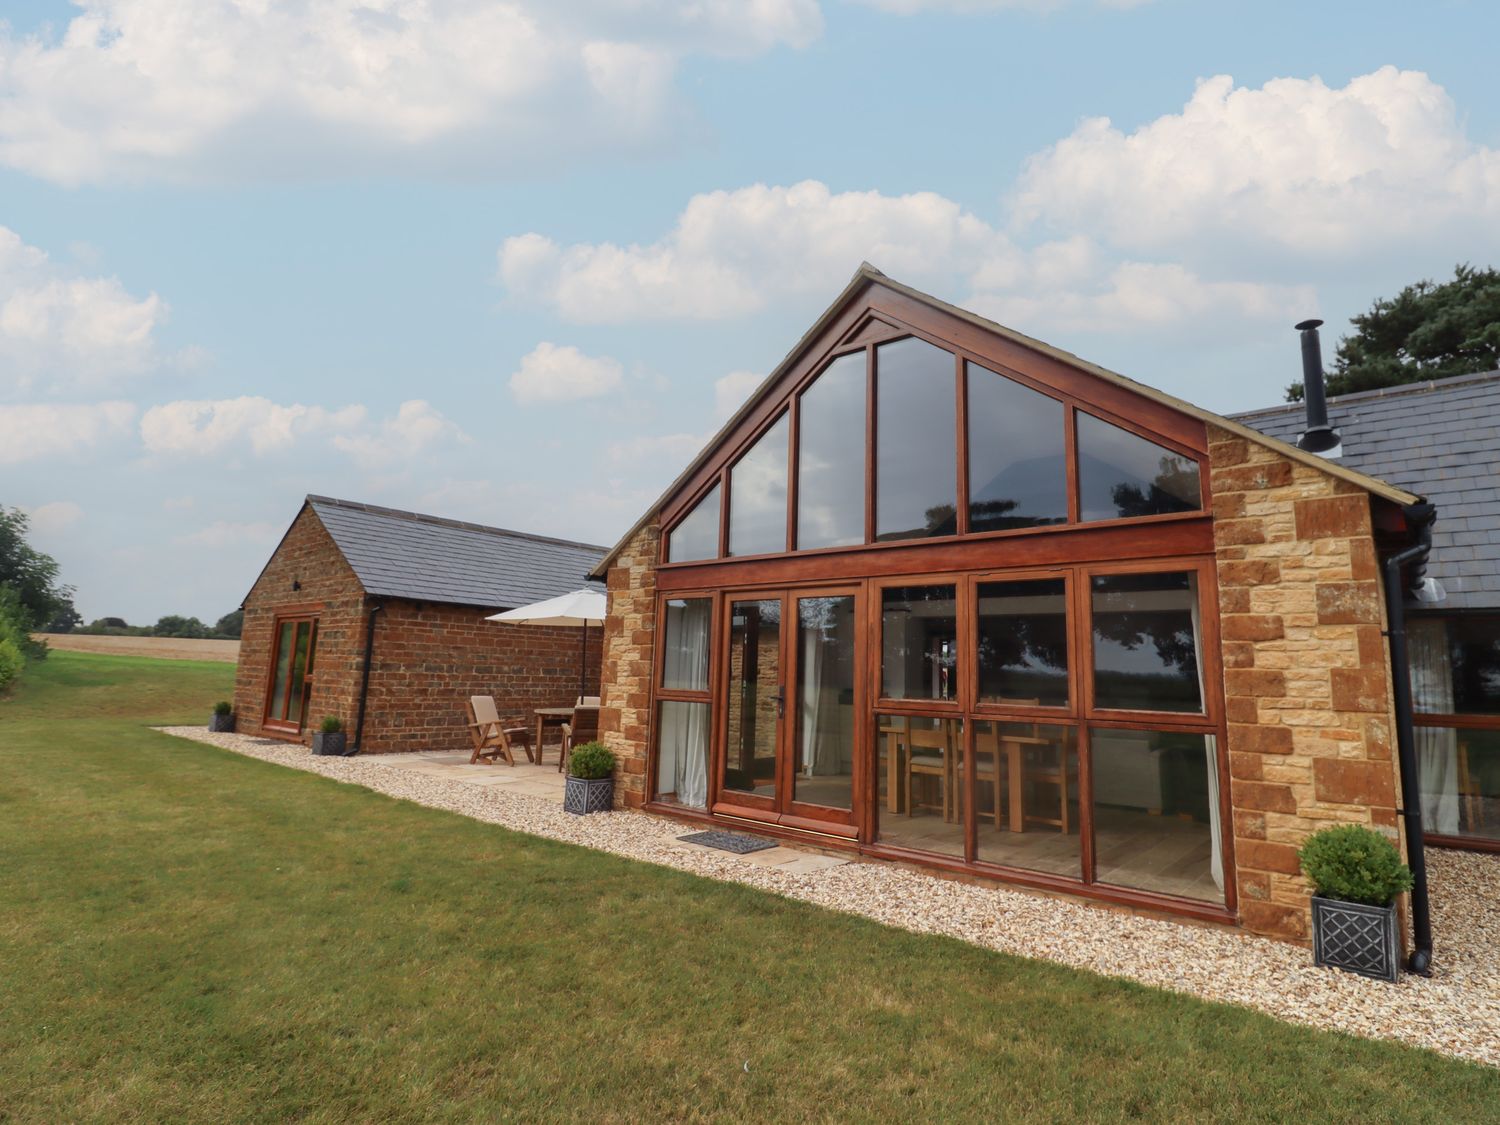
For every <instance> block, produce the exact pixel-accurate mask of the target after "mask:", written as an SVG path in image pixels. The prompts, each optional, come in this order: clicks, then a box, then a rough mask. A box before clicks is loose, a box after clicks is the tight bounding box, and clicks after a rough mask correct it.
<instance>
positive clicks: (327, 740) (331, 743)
mask: <svg viewBox="0 0 1500 1125" xmlns="http://www.w3.org/2000/svg"><path fill="white" fill-rule="evenodd" d="M348 744H349V735H348V732H347V731H341V730H340V731H334V732H333V733H332V734H324V733H323V732H322V731H318V732H317V733H316V734H315V735H313V743H312V752H313V753H314V754H318V755H320V756H322V757H325V758H341V757H343V756H344V754H345V752H346V749H345V748H346V747H347V746H348Z"/></svg>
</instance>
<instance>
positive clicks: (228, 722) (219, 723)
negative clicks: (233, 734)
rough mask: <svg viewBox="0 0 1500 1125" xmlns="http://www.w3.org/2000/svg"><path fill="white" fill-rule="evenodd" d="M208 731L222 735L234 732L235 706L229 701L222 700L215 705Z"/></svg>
mask: <svg viewBox="0 0 1500 1125" xmlns="http://www.w3.org/2000/svg"><path fill="white" fill-rule="evenodd" d="M208 729H209V730H211V731H214V732H216V733H220V734H223V733H227V732H230V731H232V730H234V705H233V704H232V703H230V702H229V701H228V700H227V699H221V700H219V702H217V703H215V704H214V713H213V715H212V716H211V717H210V718H209V720H208Z"/></svg>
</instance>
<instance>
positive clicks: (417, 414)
mask: <svg viewBox="0 0 1500 1125" xmlns="http://www.w3.org/2000/svg"><path fill="white" fill-rule="evenodd" d="M470 440H471V439H470V438H469V435H468V434H466V433H464V432H463V430H462V429H460V428H459V426H458V425H457V424H456V423H454V422H451V421H449V420H448V419H447V418H446V417H444V416H443V414H442V412H441V411H439V410H437V409H436V408H434V407H433V405H432V404H431V403H429V402H425V401H423V400H422V399H419V398H414V399H411V400H409V401H407V402H403V403H402V404H401V405H400V406H399V407H398V408H397V409H396V414H395V417H392V418H387V419H386V420H385V421H383V422H381V423H380V424H379V426H377V427H376V428H375V429H373V430H367V431H364V432H361V433H353V434H340V435H338V436H336V437H335V438H334V439H333V444H334V447H335V448H336V449H339V450H341V451H342V452H344V453H347V454H348V455H349V456H350V457H352V458H354V460H355V463H356V464H358V465H359V466H360V467H361V468H365V469H379V468H384V467H386V466H387V465H389V464H390V463H391V462H393V461H405V460H409V459H410V458H412V457H414V456H416V455H417V454H420V453H424V452H426V451H427V450H428V449H431V448H432V447H433V446H435V445H440V444H442V443H445V442H446V443H449V444H455V443H456V444H467V443H468V442H469V441H470Z"/></svg>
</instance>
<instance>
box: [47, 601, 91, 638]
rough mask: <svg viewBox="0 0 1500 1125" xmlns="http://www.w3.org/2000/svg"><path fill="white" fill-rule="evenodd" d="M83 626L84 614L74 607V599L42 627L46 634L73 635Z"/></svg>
mask: <svg viewBox="0 0 1500 1125" xmlns="http://www.w3.org/2000/svg"><path fill="white" fill-rule="evenodd" d="M82 624H83V614H81V613H79V612H78V610H77V609H75V608H74V606H73V599H72V598H69V599H68V600H67V602H66V603H65V604H64V605H63V607H62V608H61V609H59V610H58V611H57V612H56V613H54V614H53V615H52V617H51V619H50V620H49V621H48V622H47V623H46V624H45V625H43V626H42V632H44V633H71V632H72V631H73V630H74V629H76V628H78V626H80V625H82Z"/></svg>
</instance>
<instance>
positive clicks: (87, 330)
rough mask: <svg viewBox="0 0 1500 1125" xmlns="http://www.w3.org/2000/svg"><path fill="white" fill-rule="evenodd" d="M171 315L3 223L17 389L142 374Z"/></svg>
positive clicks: (5, 321) (2, 323) (0, 309)
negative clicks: (77, 268) (67, 265)
mask: <svg viewBox="0 0 1500 1125" xmlns="http://www.w3.org/2000/svg"><path fill="white" fill-rule="evenodd" d="M0 69H3V68H0ZM166 317H167V305H166V302H165V301H163V300H162V299H161V298H160V297H158V296H157V295H156V294H155V293H151V294H149V295H147V296H145V297H136V296H133V295H132V294H131V293H129V292H127V291H126V289H125V287H124V286H123V285H122V284H121V283H120V281H119V279H117V278H113V277H78V276H75V275H74V274H73V273H72V272H71V271H69V270H67V269H64V268H62V267H61V266H59V265H57V264H56V263H54V262H53V261H52V260H51V259H50V258H49V257H48V256H47V254H46V253H45V252H44V251H42V250H39V249H37V248H36V247H35V246H28V245H27V244H26V243H25V242H23V241H22V240H21V237H20V235H18V234H16V232H15V231H13V230H10V229H8V228H6V227H3V226H0V367H5V368H8V369H9V370H10V371H11V372H13V373H14V375H15V376H16V377H15V379H14V383H13V385H14V386H16V387H18V388H21V389H26V388H29V387H31V386H32V385H33V384H35V383H38V382H42V381H45V382H47V383H49V384H51V385H59V386H74V387H83V388H87V387H91V386H99V385H103V384H105V383H108V382H110V381H112V380H116V379H118V378H119V377H121V376H130V375H138V374H140V373H142V372H145V371H147V370H149V369H151V368H152V367H154V366H156V365H157V364H159V363H160V362H161V361H162V357H161V356H160V355H159V354H158V351H157V347H156V336H155V334H156V330H157V329H158V328H159V327H160V326H161V325H162V323H163V322H164V321H165V320H166Z"/></svg>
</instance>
